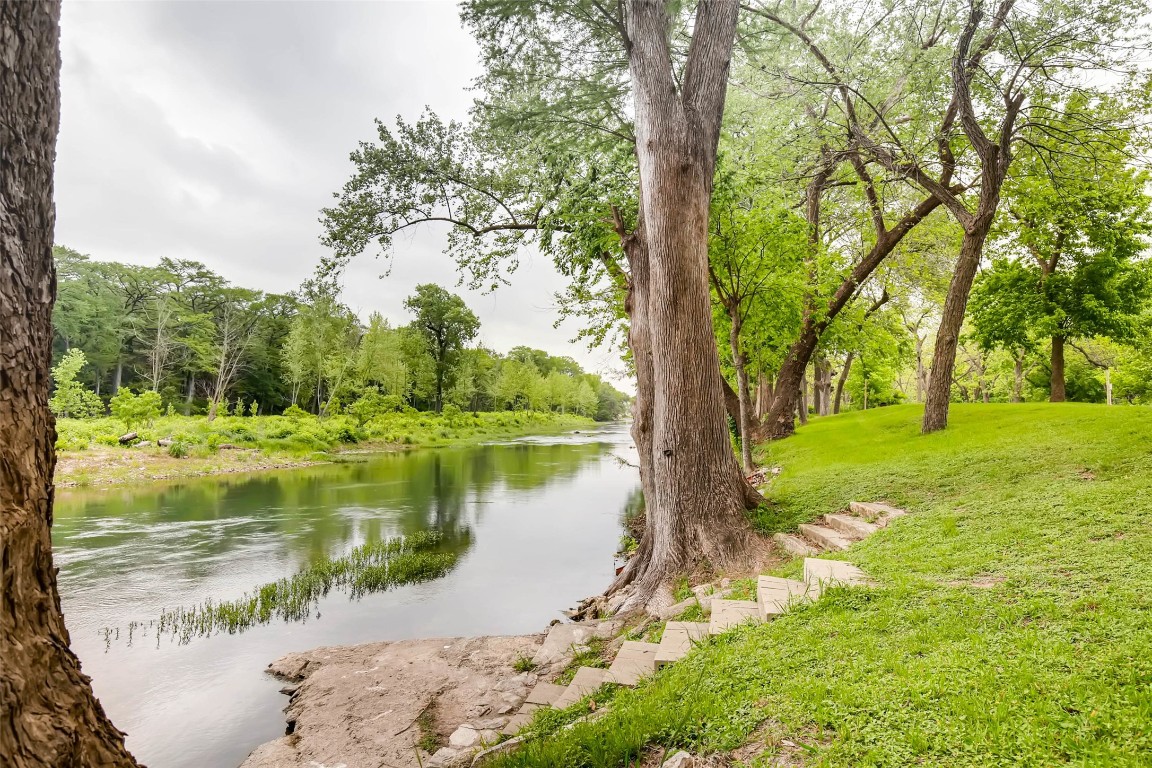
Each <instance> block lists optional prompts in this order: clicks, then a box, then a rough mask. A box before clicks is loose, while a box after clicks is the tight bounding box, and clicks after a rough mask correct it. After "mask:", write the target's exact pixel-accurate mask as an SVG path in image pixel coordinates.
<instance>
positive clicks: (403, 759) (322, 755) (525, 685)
mask: <svg viewBox="0 0 1152 768" xmlns="http://www.w3.org/2000/svg"><path fill="white" fill-rule="evenodd" d="M560 629H563V631H561V632H557V631H555V630H560ZM614 629H615V627H609V626H596V625H594V624H591V623H589V624H569V625H563V628H561V626H557V627H554V628H553V630H554V631H553V632H552V633H551V634H550V636H549V637H548V642H547V643H545V642H544V641H545V635H544V634H539V635H521V636H512V637H471V638H459V637H458V638H449V639H433V640H403V641H398V642H382V643H367V644H365V645H356V646H338V647H328V648H316V649H314V650H311V651H305V652H303V653H292V654H289V655H287V656H285V657H283V658H281V659H279V660H277V661H275V662H273V663H272V664H270V665H269V667H268V672H269V673H271V674H273V675H275V676H276V677H278V678H280V679H282V680H284V681H286V683H287V684H288V687H287V688H285V689H284V692H286V693H290V694H291V698H290V700H289V704H288V707H287V708H286V709H285V715H286V719H287V721H288V723H289V728H290V729H291V732H290V733H289V734H288V735H286V736H282V737H280V738H279V739H276V740H274V741H270V742H267V743H266V744H262V745H261V746H259V747H257V748H256V750H255V751H254V752H253V753H252V754H251V755H249V756H248V759H247V760H245V761H244V764H243V765H242V766H241V768H420V766H425V768H426V767H427V766H428V765H429V764H430V760H429V758H430V755H429V754H428V752H425V751H423V750H422V749H421V748H420V747H419V746H418V744H419V743H420V741H421V736H422V731H421V726H420V723H419V722H418V721H419V720H420V715H421V713H423V712H424V711H425V710H426V709H428V711H429V714H430V715H431V717H430V718H426V721H427V720H429V719H430V720H431V724H432V730H433V731H434V732H435V734H436V741H437V742H438V744H439V745H442V746H448V744H449V738H450V737H451V736H452V735H453V734H454V733H455V732H456V731H457V730H458V729H459V726H460V725H461V724H465V723H466V724H470V725H472V726H474V727H475V730H476V731H478V732H479V731H488V730H499V729H500V728H502V727H503V725H504V723H506V722H507V720H508V715H509V714H510V713H512V712H514V711H515V710H516V708H517V707H519V705H520V704H521V703H522V702H523V701H524V699H525V698H526V697H527V696H528V693H529V691H530V690H531V688H532V686H533V685H534V684H535V683H536V680H537V676H538V674H539V675H541V676H549V675H551V674H556V673H558V672H559V671H560V669H561V668H562V667H563V665H564V664H566V663H567V659H568V658H569V656H570V648H571V646H572V645H573V644H580V643H582V642H583V641H584V640H585V639H586V638H587V637H590V636H591V635H593V634H601V633H605V634H607V633H609V632H611V631H613V630H614ZM520 657H530V658H533V660H534V661H535V662H536V664H537V667H536V669H535V670H534V671H532V672H517V671H516V670H515V669H513V666H512V665H513V664H514V663H515V661H516V659H518V658H520ZM430 704H431V705H432V706H431V707H430V708H429V705H430ZM457 738H459V737H457ZM479 746H480V745H479V744H477V745H476V748H479ZM469 753H470V751H469ZM460 757H461V758H463V757H465V754H461V755H460ZM440 762H441V761H439V760H437V761H432V764H437V763H440ZM469 762H471V761H470V760H468V761H465V762H463V764H465V765H466V764H468V763H469Z"/></svg>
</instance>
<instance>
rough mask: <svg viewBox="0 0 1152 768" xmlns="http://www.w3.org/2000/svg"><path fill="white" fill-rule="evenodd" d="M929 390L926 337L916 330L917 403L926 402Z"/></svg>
mask: <svg viewBox="0 0 1152 768" xmlns="http://www.w3.org/2000/svg"><path fill="white" fill-rule="evenodd" d="M927 388H928V371H927V369H925V367H924V337H923V336H921V335H920V331H919V329H917V330H916V402H918V403H922V402H924V390H926V389H927Z"/></svg>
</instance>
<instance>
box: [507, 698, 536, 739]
mask: <svg viewBox="0 0 1152 768" xmlns="http://www.w3.org/2000/svg"><path fill="white" fill-rule="evenodd" d="M538 709H540V705H539V704H525V705H524V706H522V707H520V711H519V712H517V713H516V714H514V715H512V718H511V719H510V720H509V721H508V725H506V726H504V727H503V728H502V729H501V730H500V733H502V734H504V735H505V736H515V735H516V734H518V733H520V729H521V728H523V727H524V726H526V725H528V723H530V722H532V718H533V717H535V714H534V713H535V712H536V710H538Z"/></svg>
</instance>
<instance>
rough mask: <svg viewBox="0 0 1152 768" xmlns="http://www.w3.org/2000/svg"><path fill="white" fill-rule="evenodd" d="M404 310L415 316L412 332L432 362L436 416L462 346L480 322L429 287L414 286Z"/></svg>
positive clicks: (461, 304) (460, 302) (443, 292)
mask: <svg viewBox="0 0 1152 768" xmlns="http://www.w3.org/2000/svg"><path fill="white" fill-rule="evenodd" d="M404 307H405V308H406V309H407V310H408V311H409V312H411V313H413V314H414V315H415V316H416V319H415V320H413V321H412V328H413V329H414V330H415V331H416V332H417V333H419V334H420V336H421V337H422V338H423V340H424V345H425V349H426V351H427V353H428V355H429V356H430V357H431V358H432V362H433V366H434V371H435V378H436V399H435V408H436V412H437V413H439V412H440V411H441V410H443V409H444V389H445V386H446V385H451V381H452V377H453V375H454V374H455V372H456V366H457V364H458V362H459V360H460V354H461V352H462V351H463V350H464V347H465V345H467V344H468V343H469V342H471V341H472V340H473V339H474V338H476V333H477V332H478V331H479V330H480V320H479V319H478V318H477V317H476V315H475V314H473V312H472V310H470V309H468V307H467V305H465V304H464V300H463V299H461V298H460V297H459V296H456V295H455V294H452V293H449V292H448V291H446V290H444V289H443V288H441V287H440V286H438V285H435V284H433V283H424V284H422V285H418V286H416V292H415V293H414V294H412V295H411V296H409V297H408V298H407V299H405V300H404Z"/></svg>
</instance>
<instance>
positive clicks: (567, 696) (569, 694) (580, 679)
mask: <svg viewBox="0 0 1152 768" xmlns="http://www.w3.org/2000/svg"><path fill="white" fill-rule="evenodd" d="M614 682H616V680H615V678H613V677H612V673H611V672H609V671H608V670H606V669H599V668H597V667H580V669H578V670H576V676H575V677H573V678H572V682H571V683H569V684H568V687H567V688H565V689H564V693H562V694H560V695H559V696H558V697H557V698H556V700H555V701H553V702H552V706H554V707H556V709H566V708H568V707H570V706H572V705H573V704H575V703H576V702H578V701H580V699H582V698H584V697H585V696H587V695H588V694H590V693H594V692H595V691H596V690H597V689H598V688H599V687H600V686H602V685H604V684H605V683H614Z"/></svg>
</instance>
